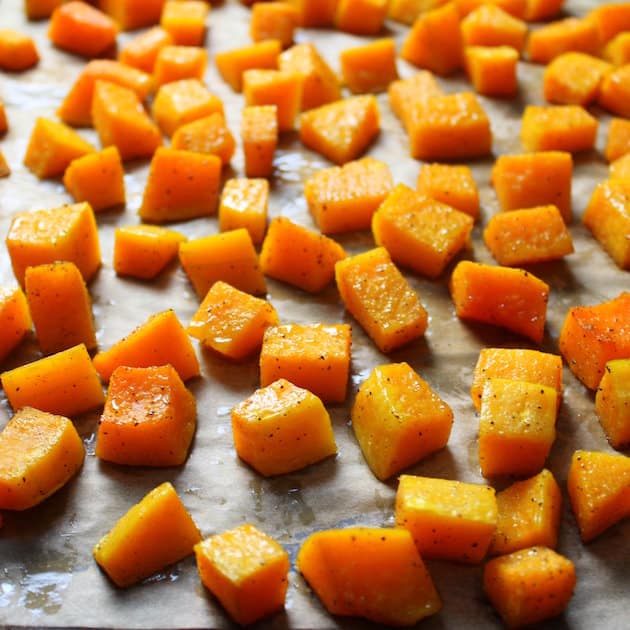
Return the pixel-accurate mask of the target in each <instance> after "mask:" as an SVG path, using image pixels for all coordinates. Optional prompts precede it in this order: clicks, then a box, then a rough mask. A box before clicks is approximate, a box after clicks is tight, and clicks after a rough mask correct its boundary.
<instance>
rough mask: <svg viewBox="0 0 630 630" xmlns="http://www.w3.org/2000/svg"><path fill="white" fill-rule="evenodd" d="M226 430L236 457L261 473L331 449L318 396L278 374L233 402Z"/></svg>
mask: <svg viewBox="0 0 630 630" xmlns="http://www.w3.org/2000/svg"><path fill="white" fill-rule="evenodd" d="M232 433H233V436H234V447H235V448H236V452H237V453H238V456H239V457H240V458H241V459H242V460H244V461H245V462H247V463H248V464H249V465H250V466H251V467H252V468H254V469H255V470H256V471H257V472H259V473H260V474H261V475H264V476H265V477H270V476H272V475H283V474H286V473H290V472H293V471H296V470H301V469H302V468H305V467H306V466H310V465H311V464H314V463H316V462H319V461H321V460H323V459H325V458H326V457H330V456H331V455H335V454H336V453H337V445H336V444H335V438H334V435H333V429H332V424H331V422H330V416H329V415H328V412H327V411H326V408H325V407H324V405H323V403H322V401H321V400H320V399H319V398H318V397H317V396H316V395H315V394H313V393H311V392H310V391H308V390H306V389H303V388H302V387H298V386H296V385H294V384H293V383H291V382H289V381H287V380H285V379H283V378H280V379H278V380H277V381H274V382H273V383H271V384H269V385H267V386H266V387H263V388H262V389H258V390H256V391H255V392H254V393H253V394H252V395H251V396H249V398H246V399H245V400H244V401H243V402H241V403H239V404H238V405H236V406H235V407H233V409H232Z"/></svg>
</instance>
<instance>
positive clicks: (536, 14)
mask: <svg viewBox="0 0 630 630" xmlns="http://www.w3.org/2000/svg"><path fill="white" fill-rule="evenodd" d="M564 2H565V0H527V2H526V3H525V14H524V15H523V18H524V19H525V20H527V21H528V22H544V21H545V20H550V19H551V18H555V17H558V15H559V14H560V11H561V9H562V6H563V5H564Z"/></svg>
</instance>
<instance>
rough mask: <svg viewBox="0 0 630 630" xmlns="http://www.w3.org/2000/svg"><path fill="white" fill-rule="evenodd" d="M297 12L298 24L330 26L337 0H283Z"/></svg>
mask: <svg viewBox="0 0 630 630" xmlns="http://www.w3.org/2000/svg"><path fill="white" fill-rule="evenodd" d="M285 1H286V2H288V3H289V4H291V5H292V6H293V7H295V8H296V9H297V12H298V25H299V26H302V27H305V28H309V27H318V26H319V27H321V26H332V25H333V19H334V16H335V9H336V8H337V2H338V0H285Z"/></svg>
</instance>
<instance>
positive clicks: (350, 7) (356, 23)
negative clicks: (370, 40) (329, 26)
mask: <svg viewBox="0 0 630 630" xmlns="http://www.w3.org/2000/svg"><path fill="white" fill-rule="evenodd" d="M387 4H388V0H338V1H337V9H336V11H335V17H334V20H333V22H334V25H335V28H337V29H339V30H340V31H345V32H347V33H354V34H355V35H376V34H377V33H379V32H380V30H381V29H382V28H383V24H384V22H385V17H386V16H387Z"/></svg>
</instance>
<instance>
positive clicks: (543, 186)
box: [491, 151, 573, 223]
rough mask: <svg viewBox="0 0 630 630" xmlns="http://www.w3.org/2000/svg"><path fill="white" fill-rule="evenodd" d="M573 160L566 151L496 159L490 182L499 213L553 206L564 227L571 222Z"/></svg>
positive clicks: (502, 156) (540, 152) (501, 156)
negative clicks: (499, 208)
mask: <svg viewBox="0 0 630 630" xmlns="http://www.w3.org/2000/svg"><path fill="white" fill-rule="evenodd" d="M572 176H573V158H572V157H571V154H570V153H568V152H566V151H538V152H535V153H523V154H520V155H500V156H499V157H498V158H497V159H496V161H495V163H494V166H493V167H492V175H491V182H492V185H493V186H494V189H495V191H496V194H497V198H498V200H499V205H500V207H501V210H504V211H505V210H520V209H524V208H535V207H536V206H546V205H549V204H553V205H554V206H556V207H557V208H558V210H560V214H561V215H562V218H563V219H564V222H565V223H570V222H571V179H572Z"/></svg>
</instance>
